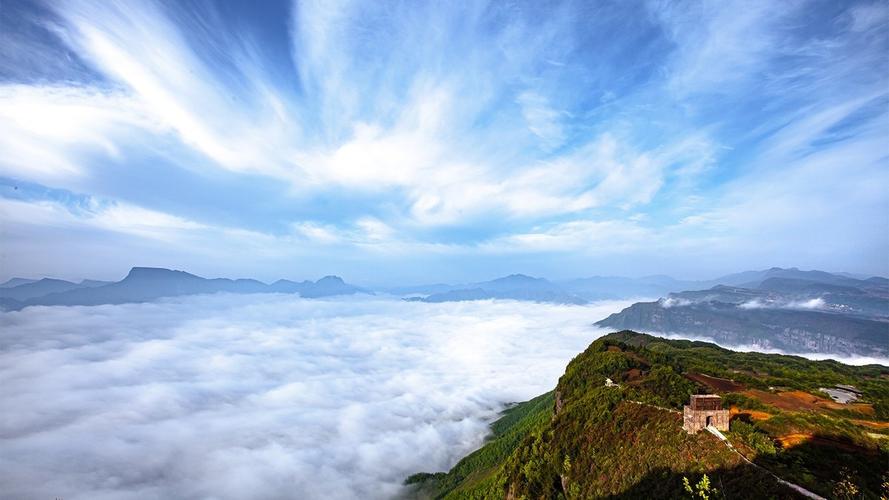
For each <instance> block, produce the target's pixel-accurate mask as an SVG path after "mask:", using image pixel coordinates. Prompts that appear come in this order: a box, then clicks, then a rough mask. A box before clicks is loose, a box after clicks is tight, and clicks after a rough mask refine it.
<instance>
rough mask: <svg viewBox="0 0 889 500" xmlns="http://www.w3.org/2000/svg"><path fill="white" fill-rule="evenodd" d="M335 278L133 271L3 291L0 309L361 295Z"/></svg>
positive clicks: (43, 283)
mask: <svg viewBox="0 0 889 500" xmlns="http://www.w3.org/2000/svg"><path fill="white" fill-rule="evenodd" d="M361 291H362V290H361V289H360V288H358V287H355V286H353V285H349V284H347V283H345V282H344V281H343V280H342V279H341V278H339V277H336V276H326V277H324V278H321V279H320V280H318V281H316V282H311V281H304V282H302V283H295V282H292V281H286V280H281V281H278V282H276V283H275V284H273V285H266V284H265V283H263V282H261V281H257V280H253V279H237V280H231V279H227V278H214V279H206V278H202V277H200V276H195V275H194V274H190V273H187V272H184V271H173V270H170V269H163V268H152V267H134V268H133V269H131V270H130V272H129V274H127V276H126V277H125V278H124V279H123V280H121V281H118V282H114V283H105V282H99V281H91V280H84V281H83V282H81V283H79V284H75V283H71V282H68V281H61V280H49V279H44V280H40V281H38V282H36V283H31V284H25V285H20V286H18V287H15V288H11V289H5V290H2V293H0V299H3V300H2V301H0V307H3V308H4V309H10V310H11V309H20V308H22V307H27V306H30V305H65V306H71V305H83V306H90V305H99V304H123V303H128V302H148V301H152V300H156V299H159V298H162V297H176V296H180V295H194V294H203V293H218V292H226V293H298V294H300V296H302V297H325V296H330V295H343V294H353V293H358V292H361Z"/></svg>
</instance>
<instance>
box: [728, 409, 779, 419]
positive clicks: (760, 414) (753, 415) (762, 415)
mask: <svg viewBox="0 0 889 500" xmlns="http://www.w3.org/2000/svg"><path fill="white" fill-rule="evenodd" d="M729 414H730V415H731V416H732V417H734V416H735V415H747V416H748V417H750V419H751V420H768V419H770V418H772V414H771V413H766V412H764V411H757V410H742V409H740V408H738V407H737V406H732V407H731V409H730V410H729Z"/></svg>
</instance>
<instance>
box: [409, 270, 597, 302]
mask: <svg viewBox="0 0 889 500" xmlns="http://www.w3.org/2000/svg"><path fill="white" fill-rule="evenodd" d="M484 299H507V300H527V301H532V302H552V303H557V304H585V303H586V302H587V301H586V300H585V299H583V298H582V297H578V296H577V295H574V294H572V293H569V292H566V291H565V290H563V289H562V288H561V287H560V286H558V285H556V284H554V283H552V282H550V281H548V280H546V279H543V278H533V277H531V276H526V275H524V274H511V275H509V276H504V277H503V278H497V279H494V280H491V281H483V282H480V283H472V284H470V285H463V287H462V288H452V289H450V290H446V291H442V292H439V293H433V294H431V295H429V296H427V297H422V298H412V299H409V300H414V301H421V302H460V301H467V300H484Z"/></svg>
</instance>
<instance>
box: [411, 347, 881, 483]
mask: <svg viewBox="0 0 889 500" xmlns="http://www.w3.org/2000/svg"><path fill="white" fill-rule="evenodd" d="M688 373H696V374H706V375H709V376H713V377H720V378H725V379H732V380H733V381H734V382H732V383H730V384H728V385H727V387H730V388H731V389H732V390H735V392H728V393H723V397H724V401H725V404H726V406H729V405H732V406H736V407H738V408H741V409H746V410H751V411H753V413H756V412H760V413H759V414H758V418H760V420H757V421H750V420H745V419H749V418H750V415H749V414H743V413H742V414H739V415H737V418H735V419H734V420H733V421H732V424H731V430H730V432H728V433H727V434H728V436H729V439H730V440H731V441H732V442H733V443H734V445H735V446H736V447H737V448H738V449H739V450H741V451H742V452H743V453H744V454H745V455H746V456H747V457H748V458H749V459H750V460H753V461H755V462H756V463H757V464H760V465H761V466H763V467H765V468H766V469H768V470H769V471H772V472H775V473H777V474H778V475H779V476H780V477H782V478H784V479H786V480H789V481H793V482H796V483H798V484H801V485H802V486H804V487H806V488H808V489H810V490H812V491H815V492H817V493H819V494H821V495H824V496H827V497H830V496H832V495H834V494H837V492H842V493H843V494H844V495H845V494H848V493H849V492H853V491H854V492H855V493H854V495H856V496H855V498H880V495H881V494H883V495H885V494H887V493H889V492H884V491H882V490H883V489H884V482H885V481H886V477H889V476H887V469H889V444H887V443H889V439H884V438H882V436H881V435H880V434H876V433H875V432H874V429H873V428H867V427H862V424H860V423H858V419H871V420H876V421H881V420H886V417H884V415H885V411H886V408H887V402H889V401H887V394H889V392H887V385H889V378H887V377H889V369H887V368H886V367H879V366H866V367H850V366H846V365H842V364H839V363H835V362H832V361H818V362H813V361H807V360H804V359H802V358H797V357H792V356H778V355H765V354H751V353H736V352H732V351H729V350H726V349H722V348H719V347H717V346H715V345H712V344H707V343H702V342H689V341H673V340H664V339H659V338H657V337H652V336H649V335H642V334H637V333H633V332H619V333H614V334H610V335H608V336H605V337H603V338H601V339H599V340H597V341H596V342H594V343H593V344H591V345H590V346H589V348H587V350H586V351H584V352H583V353H581V354H579V355H578V356H577V357H575V358H574V359H573V360H572V361H571V363H569V365H568V367H567V368H566V370H565V374H564V375H563V376H562V377H561V378H560V379H559V383H558V385H557V386H556V388H555V391H553V392H552V393H547V394H545V395H543V396H540V397H539V398H536V399H534V400H531V401H529V402H527V403H522V404H519V405H517V406H515V407H513V408H511V409H509V410H507V411H506V412H504V415H503V417H502V418H501V419H500V420H498V421H497V422H495V423H494V424H493V425H492V431H493V435H492V437H491V439H490V440H489V441H488V442H487V443H486V444H485V446H483V447H482V448H480V449H479V450H477V451H476V452H474V453H472V454H470V455H468V456H467V457H465V458H464V459H463V460H461V461H460V462H459V463H458V464H457V465H456V466H454V468H453V469H451V471H449V472H448V473H437V474H418V475H414V476H411V477H410V478H409V479H408V483H409V484H412V485H413V488H412V492H413V493H414V494H415V495H416V496H417V497H419V498H445V499H494V498H504V497H507V496H508V497H509V498H514V499H517V500H518V499H573V498H612V499H616V498H644V497H651V498H682V497H685V498H688V497H693V498H714V499H715V498H797V497H798V494H797V493H795V492H794V491H793V490H790V489H789V488H787V487H785V486H782V485H780V484H779V483H777V481H775V480H774V478H773V477H772V476H771V475H770V474H768V473H767V472H765V471H764V470H762V469H759V468H756V467H753V466H750V465H749V464H747V463H746V462H744V460H743V459H742V458H741V457H740V456H739V455H738V454H737V453H736V452H734V451H732V450H731V449H729V448H728V447H726V446H725V445H724V444H723V443H721V442H719V441H718V440H716V439H715V438H714V437H713V436H711V435H709V434H708V433H698V434H696V435H688V434H686V433H685V432H684V431H683V430H682V429H681V425H682V417H681V415H680V414H679V412H678V411H675V410H679V409H681V407H682V405H683V404H684V403H686V402H687V401H688V399H689V396H690V395H691V394H695V393H702V392H708V391H712V390H713V389H712V388H710V387H705V386H700V385H698V384H697V383H696V382H693V381H692V380H691V379H689V378H688V377H686V376H685V374H688ZM607 378H610V379H611V380H613V381H615V382H617V383H618V384H619V387H606V386H605V380H606V379H607ZM837 383H839V384H853V385H855V386H857V387H859V388H860V389H862V390H863V392H864V399H865V401H866V402H867V403H870V404H871V405H873V412H872V413H874V414H875V415H871V416H867V415H864V414H862V413H861V412H860V409H859V410H856V411H847V410H840V411H836V410H833V409H830V408H825V409H821V408H820V407H818V408H817V409H811V408H806V409H802V410H799V411H786V410H780V409H778V408H776V407H774V406H772V405H768V404H765V403H763V402H762V401H760V400H759V399H757V397H759V396H758V395H761V394H765V393H763V392H751V393H747V394H742V393H741V391H742V390H746V389H748V388H755V389H760V390H762V391H768V394H773V392H774V391H770V388H771V387H781V388H782V390H789V389H793V390H799V391H808V392H814V391H817V388H818V387H825V386H829V385H832V384H837ZM742 385H743V386H746V387H743V389H739V388H740V387H742ZM751 394H752V396H751ZM813 398H814V396H813ZM781 404H782V407H786V405H785V404H784V403H783V402H782V403H781ZM671 409H672V410H671ZM865 423H866V422H865ZM874 424H877V422H872V424H871V425H872V426H873V425H874ZM875 436H876V437H875Z"/></svg>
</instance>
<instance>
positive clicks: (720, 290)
mask: <svg viewBox="0 0 889 500" xmlns="http://www.w3.org/2000/svg"><path fill="white" fill-rule="evenodd" d="M730 278H731V279H729V280H726V281H728V282H729V283H732V282H735V283H738V284H737V285H734V286H729V285H724V284H720V285H716V286H713V287H712V288H709V289H705V290H696V291H683V292H678V293H670V294H668V295H667V296H666V297H664V298H662V299H660V300H658V301H656V302H639V303H636V304H633V305H632V306H630V307H628V308H626V309H624V310H623V311H621V312H619V313H616V314H612V315H611V316H609V317H607V318H605V319H603V320H601V321H599V322H597V323H596V324H597V325H598V326H601V327H609V328H617V329H632V330H637V331H643V332H659V333H675V334H680V335H688V336H706V337H709V338H712V339H714V340H716V341H717V342H719V343H721V344H725V345H740V344H752V345H757V346H760V347H763V348H777V349H783V350H789V351H797V352H821V353H835V354H859V355H874V356H886V355H889V280H887V279H886V278H880V277H872V278H867V279H858V278H853V277H850V276H847V275H839V274H832V273H826V272H822V271H800V270H798V269H781V268H772V269H768V270H765V271H749V272H745V273H739V274H736V275H732V276H730Z"/></svg>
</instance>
